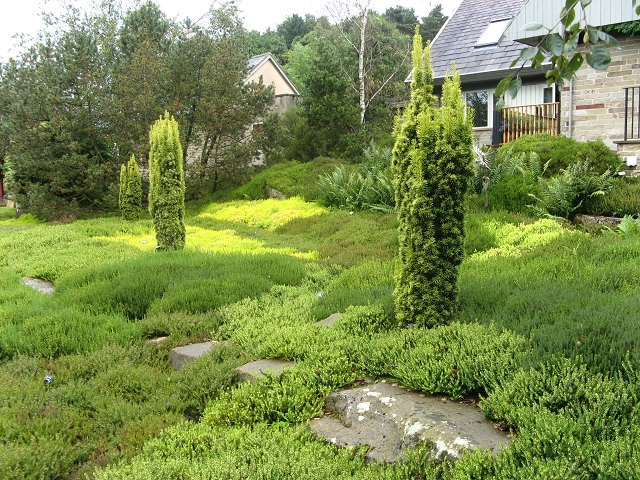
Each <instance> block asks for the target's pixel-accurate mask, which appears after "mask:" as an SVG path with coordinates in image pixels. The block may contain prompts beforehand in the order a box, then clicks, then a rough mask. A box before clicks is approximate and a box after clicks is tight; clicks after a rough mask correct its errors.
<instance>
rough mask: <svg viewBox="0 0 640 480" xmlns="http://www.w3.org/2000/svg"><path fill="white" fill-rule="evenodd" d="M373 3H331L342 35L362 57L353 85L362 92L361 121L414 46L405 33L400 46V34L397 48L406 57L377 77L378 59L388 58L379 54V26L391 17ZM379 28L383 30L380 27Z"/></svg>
mask: <svg viewBox="0 0 640 480" xmlns="http://www.w3.org/2000/svg"><path fill="white" fill-rule="evenodd" d="M372 7H373V2H372V0H355V1H348V0H333V1H332V2H331V3H329V4H328V5H327V11H328V14H329V16H330V18H331V19H332V20H333V21H334V22H335V24H336V26H337V28H338V30H339V32H340V35H341V37H342V38H343V39H344V40H345V41H346V42H347V44H348V45H349V46H350V47H351V48H352V49H353V50H354V51H355V52H356V54H357V57H358V75H357V82H356V84H355V85H354V87H353V88H354V89H355V90H356V92H357V93H358V98H359V106H360V123H364V122H365V117H366V113H367V109H368V108H369V106H370V105H371V102H372V100H373V99H375V98H376V97H377V96H378V95H380V94H381V93H382V92H383V91H384V89H385V87H386V86H387V85H388V84H389V82H391V81H392V79H393V78H394V77H395V76H396V75H397V74H398V72H399V71H401V70H402V68H403V67H404V65H405V62H406V59H407V58H408V56H409V48H410V42H409V41H408V39H407V38H406V37H405V36H404V35H403V36H402V38H403V39H404V40H401V42H400V43H404V45H403V46H401V47H400V48H398V47H399V46H398V45H397V43H398V42H397V40H398V38H396V39H395V41H394V42H393V43H394V45H393V51H396V52H397V51H400V52H404V56H403V58H402V59H401V60H400V61H399V62H398V61H396V62H395V66H394V69H393V71H392V72H391V73H390V74H387V75H385V76H384V78H377V79H375V80H374V78H375V75H374V74H373V72H372V70H373V69H374V68H375V66H376V65H377V64H378V63H385V62H384V60H387V59H386V58H385V59H383V57H381V56H379V55H376V53H377V52H379V51H380V49H379V48H378V47H379V46H380V44H378V43H377V41H376V28H375V26H377V27H381V26H383V24H384V22H387V23H388V21H386V20H385V19H383V18H382V17H380V16H379V15H377V14H376V13H375V11H373V9H372ZM374 18H375V19H376V22H375V23H374V22H373V19H374ZM377 31H378V32H380V28H378V29H377ZM387 62H388V60H387ZM374 85H375V86H374Z"/></svg>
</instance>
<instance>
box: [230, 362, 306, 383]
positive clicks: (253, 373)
mask: <svg viewBox="0 0 640 480" xmlns="http://www.w3.org/2000/svg"><path fill="white" fill-rule="evenodd" d="M295 366H296V364H295V362H290V361H287V360H278V359H277V358H269V359H266V360H255V361H253V362H249V363H247V364H246V365H242V366H241V367H238V368H236V373H237V374H238V380H239V381H240V382H251V383H253V382H255V381H256V379H257V378H260V377H264V376H265V373H266V372H270V373H271V374H272V375H279V374H280V373H282V371H283V370H284V369H285V368H293V367H295Z"/></svg>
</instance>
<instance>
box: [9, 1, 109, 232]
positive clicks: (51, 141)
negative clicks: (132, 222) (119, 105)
mask: <svg viewBox="0 0 640 480" xmlns="http://www.w3.org/2000/svg"><path fill="white" fill-rule="evenodd" d="M108 3H109V2H105V3H104V4H103V6H104V10H100V11H95V12H89V13H88V14H86V15H81V14H80V12H78V11H75V10H70V11H69V12H68V13H67V14H66V15H65V16H63V17H62V18H59V19H56V20H55V23H53V24H52V25H51V26H52V27H55V28H50V29H48V30H46V31H44V32H41V33H40V34H39V37H38V39H37V40H36V42H35V43H34V44H33V45H32V46H30V47H29V48H28V49H27V50H26V51H25V52H24V53H23V54H21V55H20V56H19V57H18V58H16V59H10V60H9V61H8V62H7V63H6V64H4V65H3V68H2V73H1V75H2V77H1V78H0V83H1V84H2V87H1V88H2V92H3V97H4V100H5V102H6V103H5V105H4V111H3V118H2V122H1V125H0V128H2V130H3V134H2V137H3V138H5V139H8V146H7V149H6V157H5V166H4V173H5V175H6V180H7V187H8V190H9V191H10V192H11V194H12V195H13V196H14V198H15V200H16V201H17V202H18V203H19V204H20V205H21V207H22V208H23V209H24V210H25V211H29V212H31V213H33V214H35V215H37V216H38V217H40V218H42V219H45V220H49V219H52V218H60V217H62V216H69V215H75V214H77V211H78V209H79V208H109V207H112V206H114V204H115V201H116V200H117V199H116V195H117V191H114V189H112V188H111V187H112V186H115V185H117V163H116V162H114V161H113V157H114V150H113V142H112V141H110V134H111V128H112V127H111V122H110V121H109V114H110V113H109V112H110V111H111V109H112V103H111V102H112V101H113V96H112V78H113V52H114V49H113V48H112V46H113V39H114V38H115V25H116V23H117V19H116V18H115V14H114V13H113V12H112V11H111V10H110V9H109V5H108ZM98 24H99V25H100V27H99V28H98V27H97V26H96V25H98Z"/></svg>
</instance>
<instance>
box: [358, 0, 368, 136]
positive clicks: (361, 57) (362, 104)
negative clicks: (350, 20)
mask: <svg viewBox="0 0 640 480" xmlns="http://www.w3.org/2000/svg"><path fill="white" fill-rule="evenodd" d="M368 19H369V3H367V4H366V5H365V7H364V10H363V11H362V24H361V25H360V50H359V51H358V80H359V82H360V88H359V90H360V123H361V124H363V123H364V114H365V112H366V109H367V104H366V102H365V97H364V86H365V85H364V47H365V41H366V38H365V35H366V33H367V20H368Z"/></svg>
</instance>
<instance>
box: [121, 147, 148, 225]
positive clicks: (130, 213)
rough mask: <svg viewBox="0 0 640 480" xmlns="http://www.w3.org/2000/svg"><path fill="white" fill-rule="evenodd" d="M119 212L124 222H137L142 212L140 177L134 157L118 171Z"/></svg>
mask: <svg viewBox="0 0 640 480" xmlns="http://www.w3.org/2000/svg"><path fill="white" fill-rule="evenodd" d="M118 203H119V205H120V212H121V213H122V218H124V219H125V220H138V219H139V218H140V211H141V210H142V177H141V176H140V170H139V169H138V163H137V162H136V157H135V156H134V155H131V158H130V159H129V162H128V163H127V165H124V164H123V165H122V168H121V169H120V196H119V198H118Z"/></svg>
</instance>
